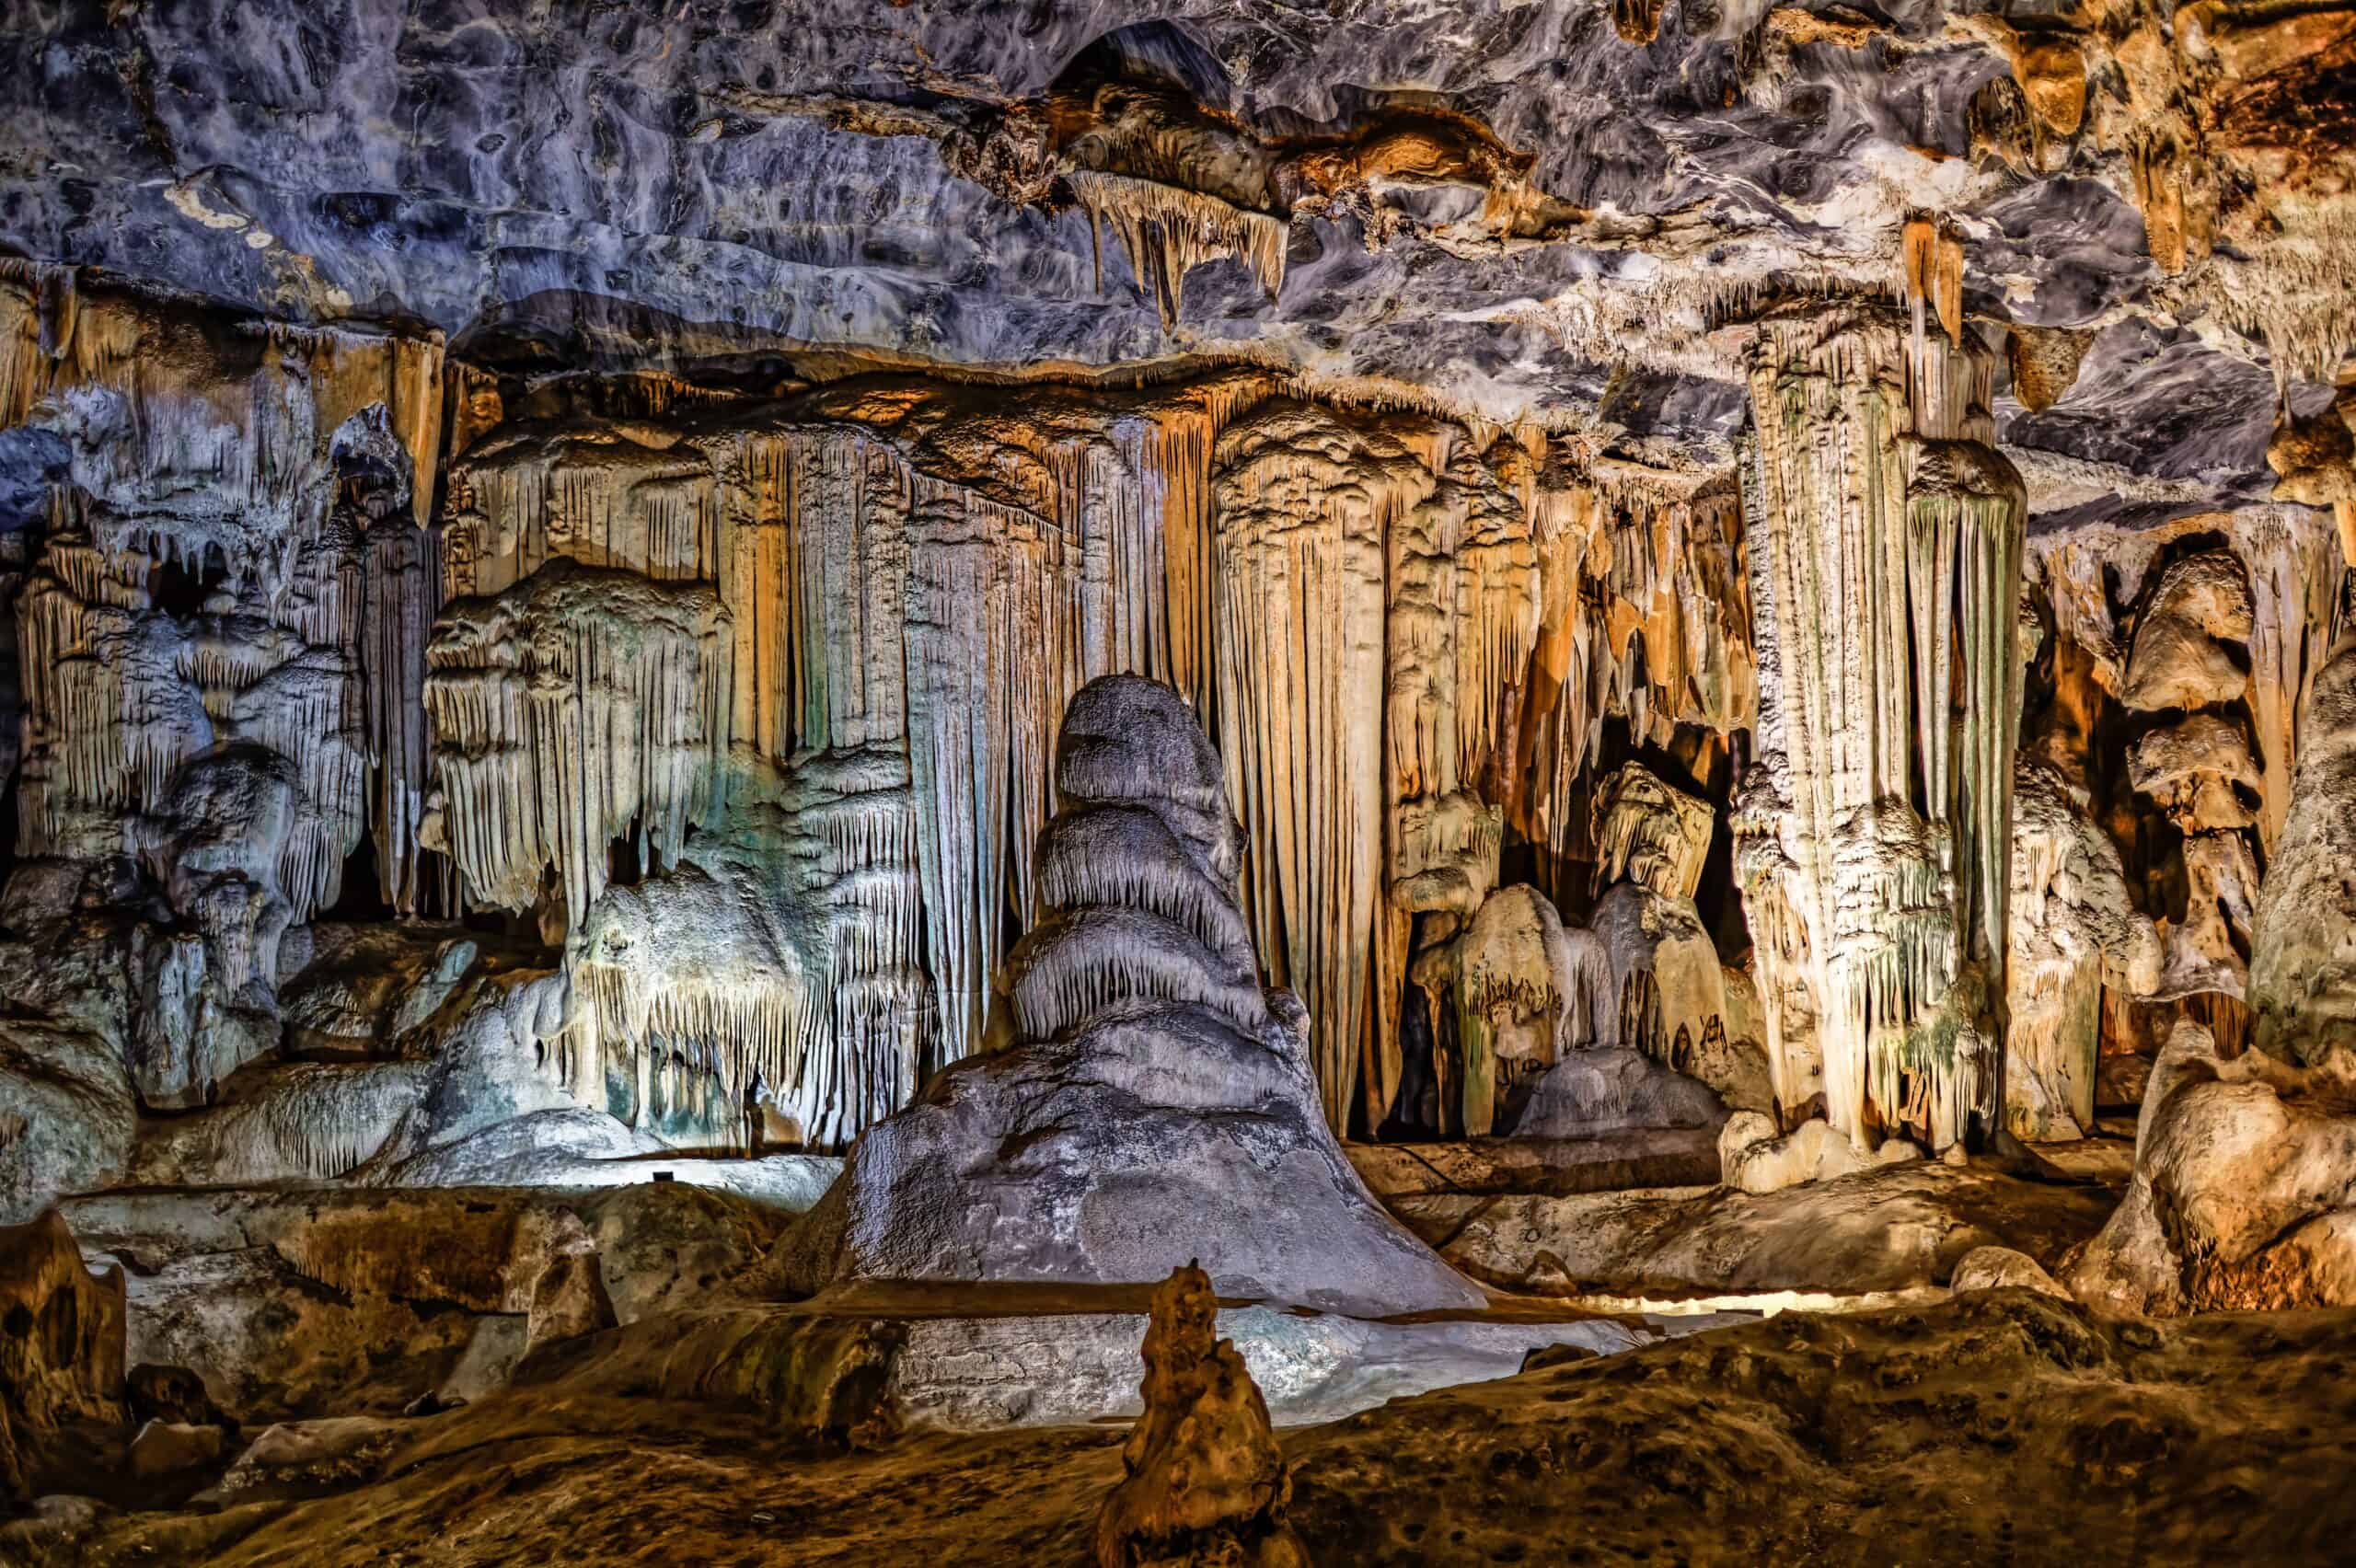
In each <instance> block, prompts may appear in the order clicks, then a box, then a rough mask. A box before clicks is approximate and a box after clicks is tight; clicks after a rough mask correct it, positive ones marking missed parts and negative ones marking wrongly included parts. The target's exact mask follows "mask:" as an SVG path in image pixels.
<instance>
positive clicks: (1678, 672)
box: [1515, 474, 1758, 897]
mask: <svg viewBox="0 0 2356 1568" xmlns="http://www.w3.org/2000/svg"><path fill="white" fill-rule="evenodd" d="M1548 481H1549V482H1547V483H1545V484H1544V485H1542V487H1541V489H1540V490H1539V491H1538V502H1537V509H1538V516H1539V523H1540V526H1539V537H1540V540H1541V551H1542V553H1541V564H1542V582H1543V585H1544V592H1545V609H1544V612H1543V615H1542V630H1541V633H1540V636H1539V639H1538V643H1537V647H1536V650H1535V652H1534V655H1533V657H1532V658H1531V660H1530V675H1529V680H1530V685H1531V686H1532V687H1534V688H1535V689H1534V690H1533V691H1532V693H1531V695H1530V702H1529V704H1528V707H1527V709H1526V711H1527V712H1528V713H1529V714H1530V716H1531V719H1530V723H1529V726H1528V732H1527V733H1526V734H1524V735H1523V736H1521V737H1519V753H1518V758H1519V759H1526V761H1525V766H1526V767H1527V770H1528V776H1529V777H1528V793H1527V794H1526V795H1525V796H1524V797H1522V798H1521V800H1520V801H1519V813H1518V814H1517V816H1516V819H1515V825H1516V826H1517V827H1519V829H1520V830H1521V832H1522V833H1523V835H1524V836H1526V837H1528V838H1529V839H1530V841H1531V842H1532V843H1534V844H1541V845H1543V846H1544V847H1545V848H1546V851H1547V854H1546V857H1545V862H1544V863H1545V864H1547V865H1551V866H1554V867H1563V866H1567V865H1570V864H1572V863H1574V862H1580V861H1592V860H1594V859H1596V857H1597V854H1598V852H1599V851H1598V847H1597V846H1596V845H1595V844H1594V842H1593V840H1592V831H1591V830H1592V829H1593V827H1594V826H1595V825H1597V819H1596V817H1595V815H1594V810H1593V808H1594V796H1593V793H1592V789H1593V785H1594V783H1595V771H1596V768H1597V766H1598V764H1599V762H1600V756H1601V748H1602V743H1603V736H1604V732H1605V726H1604V723H1603V721H1604V720H1605V718H1606V717H1608V716H1614V715H1616V716H1619V717H1622V718H1624V719H1625V720H1626V721H1628V726H1629V732H1630V734H1631V737H1632V738H1633V739H1634V740H1637V741H1639V742H1646V743H1649V744H1655V745H1660V746H1667V745H1669V744H1670V743H1671V742H1672V741H1674V740H1675V739H1676V736H1677V732H1678V731H1679V729H1680V727H1688V728H1691V729H1695V730H1702V731H1708V732H1716V733H1720V734H1724V733H1727V732H1732V731H1734V730H1737V729H1743V728H1747V727H1749V726H1750V722H1751V720H1752V716H1753V713H1754V712H1755V710H1756V707H1757V700H1758V698H1757V689H1758V680H1757V675H1756V673H1755V671H1754V670H1753V668H1752V662H1751V651H1750V601H1749V591H1748V587H1747V584H1746V582H1745V581H1744V576H1743V571H1742V559H1743V553H1742V545H1741V541H1740V516H1739V509H1738V505H1737V504H1736V500H1735V494H1734V491H1733V490H1732V489H1731V488H1726V487H1716V486H1712V487H1706V488H1704V489H1703V490H1698V491H1694V492H1692V493H1690V494H1680V495H1674V496H1669V495H1657V494H1651V495H1648V494H1643V493H1634V492H1631V493H1625V494H1621V495H1618V496H1616V497H1615V496H1614V495H1613V493H1612V492H1611V490H1609V489H1608V488H1606V487H1603V486H1600V485H1599V484H1597V483H1595V482H1594V481H1593V480H1592V479H1591V478H1588V479H1585V480H1582V479H1581V478H1580V477H1579V476H1577V475H1571V474H1550V475H1549V476H1548ZM1553 893H1554V894H1555V895H1556V896H1558V897H1564V896H1569V894H1570V893H1571V890H1570V888H1569V887H1568V886H1566V885H1558V886H1555V887H1554V888H1553Z"/></svg>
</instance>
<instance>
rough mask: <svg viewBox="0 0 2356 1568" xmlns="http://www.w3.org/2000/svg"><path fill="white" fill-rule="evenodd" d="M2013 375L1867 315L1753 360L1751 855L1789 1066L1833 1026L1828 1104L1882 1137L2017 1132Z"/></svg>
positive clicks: (1747, 881)
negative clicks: (1999, 406)
mask: <svg viewBox="0 0 2356 1568" xmlns="http://www.w3.org/2000/svg"><path fill="white" fill-rule="evenodd" d="M1991 379H1992V361H1991V359H1990V357H1989V356H1988V355H1987V354H1986V353H1985V352H1982V351H1981V350H1980V349H1979V347H1978V346H1977V345H1976V344H1974V343H1973V342H1972V341H1971V340H1970V339H1969V336H1968V335H1967V337H1966V339H1965V341H1964V342H1963V343H1961V344H1958V343H1956V342H1955V341H1953V340H1950V339H1949V338H1948V337H1947V335H1946V329H1945V328H1944V327H1943V326H1942V325H1941V324H1940V323H1938V322H1936V321H1931V322H1928V323H1922V322H1918V323H1916V324H1914V325H1913V326H1912V327H1911V329H1910V328H1909V326H1908V325H1907V324H1906V323H1904V322H1903V321H1902V320H1901V319H1900V317H1898V316H1897V315H1896V314H1894V313H1888V312H1883V311H1878V310H1876V309H1872V308H1869V307H1858V306H1843V307H1838V308H1831V309H1826V310H1822V311H1819V312H1818V313H1815V314H1812V315H1806V316H1793V317H1778V318H1774V319H1771V320H1769V321H1768V322H1766V323H1764V324H1763V325H1762V327H1761V330H1760V333H1759V335H1758V337H1757V339H1756V340H1755V341H1754V342H1753V344H1752V348H1751V352H1750V397H1751V424H1750V431H1749V432H1748V433H1747V435H1746V437H1745V442H1744V457H1743V499H1744V508H1743V510H1744V513H1745V518H1744V522H1745V527H1746V529H1747V530H1748V536H1749V539H1750V550H1749V558H1750V559H1749V565H1750V582H1751V593H1752V606H1753V617H1754V621H1753V625H1754V637H1755V640H1756V644H1757V649H1758V659H1759V724H1758V731H1757V740H1756V748H1755V749H1756V760H1755V762H1754V764H1753V766H1752V768H1751V770H1750V776H1749V777H1748V778H1746V780H1745V781H1744V785H1743V789H1742V799H1741V800H1740V801H1738V808H1739V809H1738V813H1737V826H1738V837H1739V840H1740V842H1739V844H1738V855H1739V859H1738V865H1739V868H1740V874H1741V879H1742V882H1743V890H1744V894H1745V900H1746V904H1747V905H1748V906H1749V908H1750V913H1751V916H1752V921H1751V924H1752V929H1753V931H1754V933H1755V934H1757V937H1758V953H1759V963H1760V965H1761V997H1762V1000H1763V1002H1764V1005H1765V1009H1766V1011H1767V1013H1768V1020H1767V1021H1768V1025H1769V1030H1770V1036H1771V1039H1770V1043H1771V1047H1772V1053H1771V1054H1772V1055H1773V1056H1774V1057H1775V1058H1776V1059H1777V1060H1781V1059H1782V1058H1783V1056H1784V1054H1785V1052H1786V1051H1787V1049H1788V1046H1789V1043H1788V1041H1787V1040H1786V1038H1785V1036H1786V1034H1787V1032H1789V1031H1790V1030H1792V1029H1794V1028H1796V1027H1800V1026H1801V1019H1802V1017H1803V1015H1805V1014H1807V1013H1812V1014H1813V1027H1814V1029H1815V1031H1816V1032H1817V1040H1818V1044H1819V1048H1820V1049H1821V1052H1822V1055H1823V1061H1824V1080H1825V1090H1826V1101H1827V1105H1826V1113H1827V1115H1828V1117H1829V1119H1830V1120H1831V1123H1832V1124H1833V1125H1834V1126H1835V1127H1836V1128H1838V1129H1839V1130H1841V1131H1842V1132H1845V1133H1847V1134H1849V1135H1850V1136H1851V1137H1852V1139H1853V1140H1854V1142H1856V1143H1857V1144H1858V1145H1860V1146H1861V1147H1862V1146H1864V1145H1865V1144H1867V1143H1869V1142H1871V1141H1872V1139H1873V1137H1874V1136H1876V1135H1877V1133H1889V1132H1896V1131H1900V1130H1904V1131H1907V1132H1910V1133H1911V1134H1912V1135H1913V1136H1917V1137H1920V1138H1922V1139H1923V1140H1925V1141H1926V1142H1927V1143H1928V1144H1929V1145H1930V1146H1931V1147H1934V1148H1939V1147H1946V1146H1947V1145H1949V1144H1953V1143H1956V1142H1958V1141H1959V1140H1961V1139H1962V1138H1963V1137H1964V1136H1965V1134H1966V1132H1967V1131H1968V1129H1969V1126H1970V1125H1971V1124H1972V1121H1973V1119H1974V1117H1975V1116H1977V1117H1978V1118H1979V1120H1980V1124H1981V1126H1982V1127H1984V1128H1990V1129H1992V1128H1994V1127H1996V1126H1998V1125H1999V1124H2000V1123H2001V1113H2002V1095H2003V1082H2004V1074H2003V1061H2002V1049H2003V1020H2002V1008H2001V1004H2000V1001H1999V998H2001V997H2003V995H2004V974H2003V966H2004V951H2005V896H2006V892H2007V885H2008V882H2007V874H2006V860H2007V852H2008V845H2009V840H2010V818H2011V811H2012V775H2013V752H2014V744H2015V734H2016V731H2017V728H2018V716H2019V707H2020V697H2021V668H2020V663H2019V660H2018V658H2017V656H2016V651H2015V638H2016V618H2017V615H2016V612H2017V604H2018V599H2019V592H2020V559H2021V539H2022V527H2023V521H2024V516H2025V512H2026V504H2025V497H2024V491H2023V489H2022V485H2021V479H2020V476H2019V475H2018V474H2017V473H2016V472H2015V470H2014V468H2013V467H2012V465H2011V464H2010V463H2009V462H2007V461H2006V460H2005V459H2004V457H2003V456H2002V455H1999V454H1998V453H1997V452H1996V450H1995V448H1994V439H1995V437H1994V428H1993V423H1992V421H1991V419H1990V417H1989V414H1988V411H1987V410H1988V407H1989V404H1990V401H1991V395H1990V384H1991ZM1787 1109H1789V1108H1787Z"/></svg>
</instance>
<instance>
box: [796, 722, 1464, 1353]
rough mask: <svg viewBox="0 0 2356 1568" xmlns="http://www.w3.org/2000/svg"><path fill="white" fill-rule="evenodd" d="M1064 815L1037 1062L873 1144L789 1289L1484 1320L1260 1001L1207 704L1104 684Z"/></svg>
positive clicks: (1058, 825) (1053, 879) (1030, 962)
mask: <svg viewBox="0 0 2356 1568" xmlns="http://www.w3.org/2000/svg"><path fill="white" fill-rule="evenodd" d="M1056 801H1057V812H1056V815H1055V817H1054V818H1053V820H1052V821H1050V823H1049V824H1048V826H1047V829H1046V831H1045V833H1044V834H1043V835H1042V836H1041V837H1040V840H1039V847H1038V853H1037V855H1036V857H1035V859H1034V862H1033V873H1034V878H1035V880H1036V885H1037V887H1038V889H1039V894H1040V899H1041V907H1042V911H1043V913H1042V917H1041V919H1040V921H1039V923H1038V924H1037V925H1035V926H1034V928H1032V929H1031V930H1030V931H1029V932H1028V933H1027V934H1026V935H1025V936H1024V937H1023V939H1022V941H1021V942H1019V943H1017V944H1016V946H1015V948H1014V950H1013V951H1012V952H1011V955H1010V956H1009V959H1008V963H1007V971H1006V975H1005V984H1004V997H1003V1000H1002V1003H1001V1005H1002V1006H1004V1007H1005V1008H1006V1009H1007V1010H1008V1012H1009V1015H1010V1018H1009V1032H1010V1034H1011V1039H1012V1040H1013V1042H1014V1043H1012V1044H1011V1045H1010V1046H1008V1047H1007V1048H1006V1049H1004V1050H1001V1051H998V1052H994V1053H992V1054H990V1055H986V1056H982V1057H978V1058H975V1059H972V1060H968V1061H965V1062H962V1063H959V1064H957V1065H955V1066H952V1067H950V1068H949V1069H948V1070H946V1071H945V1072H943V1073H941V1075H939V1076H938V1077H937V1078H934V1079H933V1080H932V1081H931V1082H930V1084H929V1085H927V1086H926V1089H925V1090H924V1093H923V1094H922V1096H921V1097H919V1098H918V1101H917V1102H916V1103H915V1104H914V1105H912V1106H910V1107H909V1108H908V1109H907V1110H906V1111H904V1112H901V1113H899V1114H897V1115H895V1116H893V1117H891V1118H889V1119H887V1120H885V1121H883V1122H882V1123H879V1124H877V1125H875V1126H873V1127H871V1128H870V1129H869V1130H868V1132H867V1134H866V1136H864V1137H862V1138H861V1139H860V1141H859V1143H858V1145H857V1146H856V1147H854V1148H853V1149H852V1150H851V1153H850V1156H849V1160H848V1161H847V1163H846V1165H845V1168H844V1172H843V1176H842V1179H841V1181H840V1182H837V1184H836V1186H835V1188H834V1190H833V1191H831V1192H830V1193H827V1195H826V1198H825V1199H824V1200H822V1201H821V1202H820V1204H819V1205H818V1206H817V1207H816V1208H814V1209H813V1210H812V1211H811V1213H810V1214H809V1215H808V1216H805V1218H804V1219H803V1222H802V1224H801V1226H800V1228H798V1229H797V1231H796V1232H795V1233H794V1235H793V1236H792V1237H791V1238H790V1239H789V1240H788V1241H787V1243H786V1244H785V1247H786V1250H785V1253H784V1263H783V1272H784V1274H785V1275H786V1276H787V1278H788V1279H789V1281H790V1282H791V1283H792V1284H793V1285H794V1286H795V1287H797V1288H799V1289H802V1290H804V1291H809V1290H815V1289H819V1288H823V1287H825V1286H830V1285H844V1284H849V1283H853V1282H857V1281H860V1280H878V1281H889V1280H920V1281H948V1282H969V1281H995V1282H1032V1283H1038V1282H1054V1283H1065V1284H1091V1285H1101V1284H1124V1283H1138V1282H1142V1281H1146V1280H1151V1279H1156V1278H1160V1277H1162V1276H1164V1275H1165V1274H1167V1273H1168V1272H1169V1271H1170V1270H1171V1269H1173V1268H1176V1267H1178V1266H1180V1265H1181V1264H1184V1263H1185V1262H1188V1261H1189V1260H1199V1261H1200V1262H1201V1264H1202V1266H1203V1268H1204V1269H1205V1270H1206V1271H1207V1273H1208V1274H1209V1275H1210V1278H1211V1281H1212V1283H1213V1285H1214V1286H1216V1287H1217V1289H1218V1293H1219V1294H1221V1295H1223V1296H1246V1297H1260V1298H1264V1299H1270V1300H1276V1301H1281V1302H1288V1303H1294V1304H1299V1305H1304V1306H1313V1307H1322V1308H1326V1309H1334V1310H1340V1311H1346V1312H1351V1313H1355V1314H1358V1315H1374V1314H1381V1313H1388V1312H1399V1311H1414V1310H1419V1309H1429V1308H1439V1307H1459V1306H1470V1305H1473V1304H1476V1303H1478V1302H1479V1301H1480V1300H1481V1299H1482V1297H1481V1293H1480V1292H1479V1291H1478V1290H1477V1289H1476V1288H1475V1287H1474V1286H1472V1285H1471V1284H1470V1283H1469V1282H1467V1281H1465V1280H1463V1279H1461V1277H1459V1276H1458V1275H1457V1274H1455V1273H1454V1272H1453V1271H1451V1270H1450V1269H1449V1268H1448V1266H1447V1265H1446V1264H1444V1263H1442V1262H1440V1261H1439V1259H1438V1257H1436V1256H1434V1255H1433V1254H1432V1253H1431V1252H1430V1251H1428V1250H1427V1249H1426V1248H1425V1247H1424V1245H1423V1244H1422V1243H1421V1242H1419V1241H1417V1240H1415V1239H1414V1238H1413V1237H1411V1236H1410V1235H1408V1234H1407V1232H1406V1231H1405V1230H1403V1229H1402V1228H1400V1227H1399V1226H1398V1224H1397V1223H1396V1222H1395V1221H1393V1220H1392V1219H1391V1218H1390V1216H1387V1215H1385V1214H1384V1213H1383V1212H1382V1211H1381V1210H1380V1208H1378V1207H1376V1206H1375V1204H1374V1201H1373V1200H1372V1199H1371V1198H1370V1197H1369V1196H1368V1195H1367V1192H1366V1189H1365V1188H1364V1187H1363V1186H1362V1185H1361V1184H1360V1183H1359V1181H1358V1178H1357V1172H1356V1171H1355V1170H1352V1169H1351V1167H1350V1165H1349V1163H1348V1161H1347V1160H1346V1159H1344V1158H1343V1155H1342V1150H1341V1147H1340V1145H1339V1144H1338V1143H1336V1142H1335V1140H1334V1136H1333V1135H1332V1133H1330V1132H1329V1131H1328V1130H1327V1129H1326V1126H1325V1122H1324V1118H1323V1116H1322V1113H1321V1111H1320V1109H1319V1105H1318V1101H1317V1084H1316V1080H1315V1078H1313V1076H1312V1075H1311V1072H1310V1070H1309V1064H1308V1060H1307V1056H1306V1044H1307V1041H1306V1038H1305V1035H1306V1031H1305V1024H1306V1021H1307V1020H1306V1019H1305V1018H1304V1017H1303V1015H1302V1011H1301V1008H1300V1004H1299V1001H1298V1000H1296V999H1295V998H1294V997H1292V995H1291V993H1290V992H1288V991H1285V990H1281V989H1270V990H1263V989H1262V987H1261V986H1260V983H1259V979H1258V975H1257V973H1256V970H1255V966H1254V964H1253V953H1252V946H1251V939H1250V935H1249V930H1248V928H1247V927H1246V925H1245V923H1244V921H1243V919H1242V910H1241V907H1240V906H1239V905H1238V903H1237V901H1236V895H1235V876H1236V870H1237V868H1238V865H1239V862H1240V859H1241V855H1242V842H1241V838H1240V836H1239V833H1238V830H1237V827H1236V824H1235V822H1234V819H1233V817H1232V815H1231V814H1230V805H1229V801H1228V795H1227V788H1226V784H1225V781H1224V779H1223V778H1222V777H1221V769H1220V767H1219V762H1218V754H1217V753H1216V752H1214V751H1213V750H1212V749H1211V745H1210V743H1209V741H1208V739H1207V737H1206V736H1205V735H1204V733H1203V732H1202V729H1201V726H1200V725H1199V723H1198V722H1197V721H1195V716H1194V715H1193V713H1192V712H1190V711H1189V710H1188V709H1187V707H1186V705H1185V703H1184V700H1183V699H1182V698H1180V697H1179V696H1178V695H1177V693H1175V692H1174V691H1172V689H1171V688H1169V687H1168V686H1161V685H1160V684H1158V683H1156V682H1152V681H1148V680H1145V679H1142V678H1140V677H1137V676H1121V675H1115V676H1111V677H1107V678H1105V679H1103V680H1099V681H1095V682H1092V683H1091V684H1090V685H1089V686H1086V687H1084V688H1082V689H1081V690H1080V693H1079V694H1078V695H1077V696H1075V697H1074V698H1073V699H1072V702H1071V705H1070V708H1069V709H1068V713H1067V715H1066V718H1065V720H1064V723H1063V728H1062V732H1061V734H1060V736H1059V737H1058V740H1057V766H1056Z"/></svg>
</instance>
